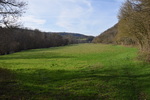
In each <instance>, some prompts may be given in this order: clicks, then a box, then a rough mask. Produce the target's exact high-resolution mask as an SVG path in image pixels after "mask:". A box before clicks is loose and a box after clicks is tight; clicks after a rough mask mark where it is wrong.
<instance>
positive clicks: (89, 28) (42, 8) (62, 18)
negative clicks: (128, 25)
mask: <svg viewBox="0 0 150 100" xmlns="http://www.w3.org/2000/svg"><path fill="white" fill-rule="evenodd" d="M123 1H124V0H28V7H27V10H26V13H25V14H24V16H23V17H22V23H23V24H24V27H28V28H31V29H39V30H41V31H46V32H75V33H82V34H86V35H94V36H96V35H99V34H100V33H101V32H103V31H105V30H106V29H108V28H110V27H112V26H113V25H114V24H116V23H117V22H118V19H117V14H118V11H119V8H120V6H121V4H122V2H123Z"/></svg>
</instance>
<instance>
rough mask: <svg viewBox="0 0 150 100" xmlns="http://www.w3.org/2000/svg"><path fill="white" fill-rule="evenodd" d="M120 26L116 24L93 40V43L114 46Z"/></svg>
mask: <svg viewBox="0 0 150 100" xmlns="http://www.w3.org/2000/svg"><path fill="white" fill-rule="evenodd" d="M117 27H118V24H115V25H114V26H113V27H111V28H109V29H107V30H106V31H104V32H103V33H101V34H100V35H99V36H97V37H95V38H94V39H93V41H92V42H93V43H105V44H112V43H114V42H115V36H116V35H117V33H118V30H117Z"/></svg>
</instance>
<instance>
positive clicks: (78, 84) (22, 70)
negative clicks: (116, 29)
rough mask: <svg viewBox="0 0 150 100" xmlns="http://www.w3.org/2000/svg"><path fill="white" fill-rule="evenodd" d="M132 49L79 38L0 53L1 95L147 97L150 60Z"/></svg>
mask: <svg viewBox="0 0 150 100" xmlns="http://www.w3.org/2000/svg"><path fill="white" fill-rule="evenodd" d="M137 52H138V50H137V49H136V48H131V47H122V46H116V45H104V44H78V45H69V46H65V47H55V48H48V49H34V50H27V51H22V52H18V53H14V54H10V55H4V56H0V67H1V69H0V72H1V73H0V90H2V91H0V99H4V100H5V99H11V100H18V99H21V100H145V99H146V100H149V99H150V65H149V64H146V63H144V62H141V61H138V60H137V59H136V57H137Z"/></svg>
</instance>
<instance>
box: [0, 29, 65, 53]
mask: <svg viewBox="0 0 150 100" xmlns="http://www.w3.org/2000/svg"><path fill="white" fill-rule="evenodd" d="M67 44H68V40H67V39H65V38H63V37H62V36H60V35H58V34H53V33H51V34H48V33H45V32H41V31H39V30H29V29H20V28H9V29H8V28H2V27H1V28H0V55H4V54H9V53H13V52H18V51H21V50H27V49H35V48H48V47H55V46H64V45H67Z"/></svg>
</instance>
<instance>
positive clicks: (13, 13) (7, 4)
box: [0, 0, 27, 27]
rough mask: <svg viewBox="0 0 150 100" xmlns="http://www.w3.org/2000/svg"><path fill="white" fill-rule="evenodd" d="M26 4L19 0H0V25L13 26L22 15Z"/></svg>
mask: <svg viewBox="0 0 150 100" xmlns="http://www.w3.org/2000/svg"><path fill="white" fill-rule="evenodd" d="M26 5H27V3H26V2H24V1H21V0H0V25H1V26H4V25H5V26H6V27H10V26H14V25H16V22H17V19H18V18H19V17H20V16H21V15H22V14H23V13H24V10H25V6H26Z"/></svg>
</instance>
